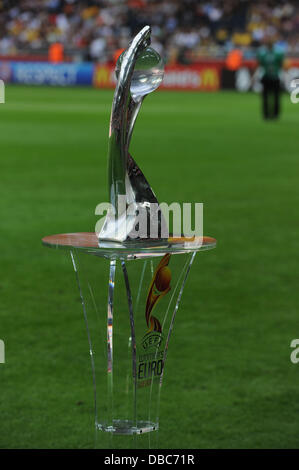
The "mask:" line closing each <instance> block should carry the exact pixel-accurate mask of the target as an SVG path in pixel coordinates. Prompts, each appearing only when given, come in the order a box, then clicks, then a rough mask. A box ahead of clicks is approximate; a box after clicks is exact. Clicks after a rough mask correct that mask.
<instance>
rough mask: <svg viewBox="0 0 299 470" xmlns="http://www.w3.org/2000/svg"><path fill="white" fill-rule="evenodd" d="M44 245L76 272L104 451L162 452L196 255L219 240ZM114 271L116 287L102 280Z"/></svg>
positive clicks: (89, 237)
mask: <svg viewBox="0 0 299 470" xmlns="http://www.w3.org/2000/svg"><path fill="white" fill-rule="evenodd" d="M43 244H44V245H46V246H48V247H52V248H64V249H67V250H69V252H70V256H71V259H72V263H73V267H74V270H75V275H76V279H77V283H78V287H79V292H80V297H81V301H82V306H83V313H84V319H85V323H86V328H87V335H88V342H89V349H90V357H91V366H92V375H93V386H94V400H95V426H96V440H97V442H96V447H98V448H112V449H115V448H120V449H124V448H156V447H157V439H156V438H157V431H158V429H159V402H160V392H161V386H162V380H163V375H164V370H165V364H166V358H167V351H168V345H169V340H170V336H171V333H172V330H173V325H174V320H175V316H176V312H177V310H178V307H179V303H180V300H181V296H182V293H183V289H184V286H185V282H186V279H187V276H188V274H189V271H190V268H191V265H192V263H193V260H194V257H195V255H196V253H197V252H198V251H203V250H209V249H212V248H214V247H215V246H216V240H215V239H213V238H210V237H203V238H201V239H198V238H195V239H190V240H187V239H183V238H179V239H174V238H173V239H169V240H168V241H167V242H163V243H161V242H160V244H159V243H157V242H155V243H153V242H152V243H149V242H138V243H136V244H135V245H134V246H133V247H131V246H128V245H122V244H117V243H107V242H105V243H103V244H102V246H99V244H98V239H97V237H96V234H95V233H73V234H62V235H52V236H48V237H45V238H43ZM105 265H106V267H105ZM107 265H108V272H107V284H108V287H107V284H106V285H105V283H104V282H105V281H103V275H102V276H99V270H101V273H103V272H104V271H103V270H105V269H107ZM107 290H108V302H107ZM105 297H106V299H105ZM105 305H106V307H105ZM186 341H188V338H186Z"/></svg>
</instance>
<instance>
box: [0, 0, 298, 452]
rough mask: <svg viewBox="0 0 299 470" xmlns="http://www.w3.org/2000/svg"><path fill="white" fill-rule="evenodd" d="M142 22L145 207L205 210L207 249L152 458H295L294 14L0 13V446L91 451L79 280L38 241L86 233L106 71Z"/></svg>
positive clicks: (99, 7)
mask: <svg viewBox="0 0 299 470" xmlns="http://www.w3.org/2000/svg"><path fill="white" fill-rule="evenodd" d="M144 24H151V25H152V27H153V47H155V48H156V49H157V50H158V51H159V52H160V54H161V55H162V56H163V57H164V58H165V62H166V74H165V81H164V88H169V89H170V90H169V91H168V92H167V93H165V92H162V91H161V92H157V93H155V94H153V95H152V96H150V97H149V98H147V100H146V102H145V105H144V108H143V109H142V112H141V116H140V118H139V120H138V122H137V124H136V130H135V135H134V139H133V142H132V154H133V155H134V157H136V160H137V161H138V163H140V165H141V167H142V168H143V169H144V172H145V174H146V175H147V176H148V178H149V180H150V181H151V183H152V185H153V188H154V189H155V191H156V193H157V195H158V199H159V200H162V201H166V202H171V201H173V200H176V201H179V202H184V201H194V202H198V201H201V202H203V203H204V232H205V234H206V235H211V236H214V237H216V238H217V239H218V241H219V245H218V247H217V249H216V250H215V251H214V252H211V253H203V254H202V255H199V256H198V257H197V261H196V264H195V266H194V268H193V272H192V275H191V277H190V279H189V282H188V285H187V288H186V291H185V295H184V298H183V303H182V308H181V310H180V314H179V315H178V317H177V320H176V325H175V330H174V335H173V337H172V341H171V344H170V354H169V359H168V360H169V362H168V364H167V368H166V380H165V383H164V389H163V391H162V398H161V423H162V429H161V431H160V447H162V448H181V447H184V448H217V447H222V448H232V447H238V448H248V447H254V448H261V447H278V448H280V447H283V448H290V447H298V422H297V413H298V411H299V410H298V393H299V392H298V367H299V366H296V365H294V364H292V363H291V362H290V353H291V349H290V342H291V340H292V339H294V338H296V337H298V315H299V312H298V311H299V308H298V305H299V294H298V262H297V257H298V248H299V246H298V245H299V242H298V235H299V233H298V231H299V223H298V203H299V189H298V170H299V164H298V119H299V118H298V111H299V104H297V105H295V104H292V103H291V101H290V97H289V94H288V92H289V91H290V80H291V79H292V78H296V77H299V74H298V70H299V41H298V25H299V15H298V3H297V2H295V1H256V2H247V1H225V2H222V1H210V2H208V1H192V0H189V1H187V0H184V1H145V0H132V1H113V0H105V1H80V2H79V1H75V0H66V1H59V0H47V1H36V0H24V1H18V2H17V1H5V0H2V1H0V78H1V79H3V80H4V82H5V85H6V87H5V98H6V99H5V104H1V107H0V113H1V144H0V145H1V157H0V165H1V170H0V174H1V190H2V191H1V201H0V206H1V231H0V237H1V246H2V251H1V278H0V295H1V306H0V338H1V339H3V340H4V341H5V345H6V364H1V365H0V380H1V388H0V416H1V433H0V446H1V447H2V448H5V447H8V448H20V447H22V448H23V447H25V448H30V447H34V448H43V447H44V448H48V447H49V448H64V447H66V448H68V447H75V448H76V447H86V448H88V447H92V446H93V437H94V436H93V420H92V411H93V402H92V400H93V395H92V383H91V372H90V364H89V355H88V347H87V339H86V335H85V331H84V323H83V318H81V317H82V315H81V306H80V302H79V299H78V294H77V292H76V286H75V282H74V281H75V280H74V278H73V276H72V270H71V265H70V262H69V260H68V259H66V258H64V257H63V256H62V255H61V253H57V254H56V255H55V253H52V252H48V251H47V250H45V249H43V248H42V247H41V244H40V239H41V237H42V236H44V235H46V234H51V233H62V232H75V231H92V230H93V229H94V225H95V222H96V217H95V215H94V208H95V206H96V205H97V203H98V202H100V201H103V200H105V199H106V190H105V188H106V148H107V134H108V122H109V112H110V107H111V100H112V94H113V91H112V90H110V89H109V88H113V86H114V78H113V67H114V63H115V59H116V57H117V56H118V54H119V52H120V50H122V49H123V48H124V47H126V45H127V43H128V41H129V40H130V38H131V37H132V35H133V34H135V33H136V32H137V31H138V30H139V29H140V28H141V27H142V26H143V25H144ZM269 35H270V36H272V37H274V38H275V41H276V45H277V47H280V48H282V49H283V50H284V52H285V56H286V61H285V67H284V71H283V76H282V84H283V87H284V89H285V93H284V94H283V96H282V105H283V107H282V116H281V118H280V120H278V121H275V122H264V121H263V119H262V117H261V103H260V96H259V93H258V92H259V91H260V89H261V85H260V83H259V73H258V69H257V63H256V59H255V57H256V51H257V49H258V47H259V46H260V45H261V44H263V41H264V39H265V38H266V37H267V36H269ZM53 45H54V49H53V47H52V46H53ZM57 46H58V47H57ZM61 46H62V47H61ZM55 47H56V49H55ZM235 51H238V53H239V57H240V54H241V61H240V62H238V61H237V63H234V61H233V62H231V61H230V60H229V57H232V55H231V53H232V52H235ZM37 85H43V86H37ZM101 88H105V89H101ZM185 90H188V92H187V91H185ZM190 90H193V92H192V93H190ZM249 90H253V91H255V92H257V93H253V92H252V91H249ZM196 91H200V93H197V92H196ZM240 91H243V93H240ZM247 91H249V92H248V93H247ZM212 92H213V93H212ZM101 280H102V282H104V275H103V277H102V278H99V282H101ZM190 331H192V332H193V333H192V335H190ZM186 338H188V341H186Z"/></svg>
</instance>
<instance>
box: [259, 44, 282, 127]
mask: <svg viewBox="0 0 299 470" xmlns="http://www.w3.org/2000/svg"><path fill="white" fill-rule="evenodd" d="M257 59H258V62H259V65H260V67H261V68H262V80H261V81H262V84H263V92H262V100H263V116H264V118H265V119H276V118H278V116H279V114H280V73H281V70H282V67H283V61H284V54H283V52H282V51H281V50H279V49H277V48H275V46H274V43H273V40H272V39H268V41H267V44H266V46H264V47H262V48H261V49H260V50H259V52H258V55H257Z"/></svg>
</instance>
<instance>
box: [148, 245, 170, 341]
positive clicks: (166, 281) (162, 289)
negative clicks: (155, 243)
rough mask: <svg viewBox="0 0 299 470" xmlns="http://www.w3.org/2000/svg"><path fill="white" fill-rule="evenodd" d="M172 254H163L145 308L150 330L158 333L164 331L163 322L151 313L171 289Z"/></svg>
mask: <svg viewBox="0 0 299 470" xmlns="http://www.w3.org/2000/svg"><path fill="white" fill-rule="evenodd" d="M170 256H171V255H170V254H167V255H165V256H163V258H162V259H161V261H160V263H159V264H158V266H157V268H156V270H155V272H154V275H153V278H152V280H151V283H150V286H149V290H148V294H147V300H146V309H145V318H146V324H147V326H148V327H149V332H151V331H157V332H158V333H162V326H161V323H160V322H159V320H158V319H157V318H156V317H154V316H153V315H151V312H152V310H153V308H154V306H155V305H156V304H157V302H158V301H159V300H160V299H162V297H164V296H165V295H166V294H167V293H168V292H169V291H170V289H171V287H170V281H171V271H170V269H169V267H168V263H169V260H170Z"/></svg>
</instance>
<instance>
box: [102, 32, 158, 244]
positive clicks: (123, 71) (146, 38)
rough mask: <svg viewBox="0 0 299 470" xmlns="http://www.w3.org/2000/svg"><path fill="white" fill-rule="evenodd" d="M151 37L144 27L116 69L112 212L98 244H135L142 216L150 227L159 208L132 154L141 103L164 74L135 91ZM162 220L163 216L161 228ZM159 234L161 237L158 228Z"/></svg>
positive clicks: (111, 144) (110, 170) (110, 165)
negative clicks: (140, 63) (154, 206)
mask: <svg viewBox="0 0 299 470" xmlns="http://www.w3.org/2000/svg"><path fill="white" fill-rule="evenodd" d="M150 34H151V28H150V27H149V26H145V27H144V28H143V29H142V30H141V31H140V32H139V33H138V34H137V35H136V36H135V37H134V39H133V40H132V42H131V44H130V45H129V47H128V48H127V49H126V50H125V51H124V53H123V54H122V56H121V60H119V61H118V64H120V65H119V67H118V65H117V69H116V73H117V78H118V81H117V85H116V89H115V93H114V98H113V103H112V111H111V117H110V130H109V149H108V184H109V202H110V204H111V207H112V209H111V210H109V211H108V213H107V216H106V218H105V221H104V224H103V226H102V229H101V231H100V233H99V236H98V238H99V242H101V240H105V241H115V242H122V243H131V242H136V241H137V240H136V238H134V239H133V238H131V237H130V232H131V231H132V230H133V229H134V227H135V225H136V223H137V217H138V214H139V212H140V211H141V210H144V211H146V214H147V216H148V218H149V224H151V217H152V216H151V212H150V205H151V204H158V201H157V198H156V196H155V194H154V192H153V190H152V188H151V187H150V184H149V183H148V181H147V179H146V178H145V176H144V174H143V173H142V171H141V169H140V168H139V166H138V165H137V163H136V162H135V161H134V159H133V158H132V156H131V155H130V153H129V145H130V140H131V137H132V132H133V129H134V124H135V122H136V118H137V116H138V113H139V110H140V108H141V105H142V102H143V100H144V98H145V96H146V95H147V94H148V93H150V92H151V91H153V90H154V89H155V88H157V87H158V86H159V84H160V83H161V81H162V78H163V73H162V75H161V74H160V75H159V74H158V75H157V80H156V83H155V84H154V85H153V86H152V87H150V88H149V87H144V89H143V90H142V89H140V92H139V93H134V92H133V90H132V80H133V74H134V68H135V65H136V61H137V59H138V58H139V57H140V56H141V54H144V53H146V50H147V48H148V46H149V45H150V42H151V40H150ZM153 52H155V51H153ZM156 54H157V53H156ZM157 56H158V54H157ZM142 79H143V80H144V81H146V79H147V78H146V76H145V75H144V77H143V78H142V77H141V80H140V83H141V82H142ZM128 208H130V210H129V212H128ZM161 218H162V216H160V219H159V225H160V224H161ZM155 220H156V219H155ZM153 223H156V222H153ZM149 226H150V225H149ZM156 229H157V228H156ZM157 233H160V230H159V228H158V231H157ZM146 238H148V237H146ZM139 240H140V239H139Z"/></svg>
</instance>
